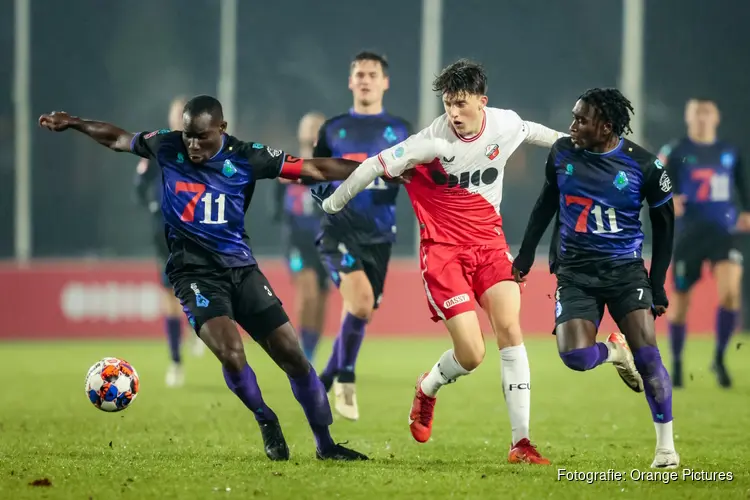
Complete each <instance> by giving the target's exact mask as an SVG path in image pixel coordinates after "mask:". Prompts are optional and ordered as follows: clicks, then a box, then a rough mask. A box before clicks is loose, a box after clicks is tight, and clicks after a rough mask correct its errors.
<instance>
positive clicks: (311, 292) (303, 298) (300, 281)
mask: <svg viewBox="0 0 750 500" xmlns="http://www.w3.org/2000/svg"><path fill="white" fill-rule="evenodd" d="M293 279H294V288H296V289H297V299H298V301H299V302H309V301H312V300H315V299H316V298H317V296H318V292H319V288H318V275H317V274H316V273H315V270H314V269H308V268H303V269H302V270H301V271H299V272H297V273H295V274H294V278H293Z"/></svg>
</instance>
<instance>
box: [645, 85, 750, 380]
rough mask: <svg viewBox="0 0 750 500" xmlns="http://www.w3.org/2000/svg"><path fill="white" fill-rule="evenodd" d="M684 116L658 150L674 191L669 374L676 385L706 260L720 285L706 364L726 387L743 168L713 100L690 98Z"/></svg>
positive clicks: (747, 190)
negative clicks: (682, 128) (679, 133)
mask: <svg viewBox="0 0 750 500" xmlns="http://www.w3.org/2000/svg"><path fill="white" fill-rule="evenodd" d="M685 122H686V123H687V136H686V137H684V138H682V139H680V140H678V141H675V142H673V143H671V144H668V145H666V146H664V147H663V148H662V149H661V152H660V153H659V160H661V162H662V163H663V164H664V165H665V166H666V168H667V171H668V172H669V176H670V178H671V179H672V180H673V181H674V191H675V193H676V194H675V215H676V216H677V224H676V227H675V234H676V240H675V249H674V267H673V273H672V275H673V279H674V288H675V291H674V293H673V294H672V307H670V308H669V339H670V344H671V347H672V363H673V365H672V380H673V382H674V386H675V387H682V384H683V378H682V349H683V346H684V345H685V323H686V317H687V311H688V308H689V307H690V291H691V289H692V287H693V285H694V284H695V283H696V282H698V280H699V279H700V277H701V271H702V269H703V263H704V262H706V261H708V262H709V263H710V264H711V270H712V272H713V275H714V278H715V279H716V286H717V288H718V292H719V294H718V295H719V308H718V310H717V311H716V350H715V352H714V359H713V364H712V368H713V370H714V372H715V373H716V378H717V381H718V383H719V385H720V386H721V387H731V385H732V380H731V378H730V377H729V373H728V372H727V369H726V366H725V364H724V354H725V353H726V350H727V345H728V344H729V339H730V338H731V336H732V332H734V329H735V326H736V325H737V315H738V313H739V310H740V290H741V288H742V253H741V252H740V250H739V249H738V245H737V241H736V240H737V238H736V233H737V231H743V230H744V231H747V230H748V229H750V173H748V172H747V168H748V167H747V165H746V164H745V163H743V162H742V161H741V160H740V154H739V150H738V149H737V147H735V146H734V145H732V144H729V143H727V142H725V141H722V140H720V139H718V138H717V133H716V129H717V128H718V126H719V108H718V106H717V105H716V103H715V102H714V101H713V100H711V99H706V98H695V99H690V100H689V101H688V102H687V105H686V107H685ZM738 208H739V214H738Z"/></svg>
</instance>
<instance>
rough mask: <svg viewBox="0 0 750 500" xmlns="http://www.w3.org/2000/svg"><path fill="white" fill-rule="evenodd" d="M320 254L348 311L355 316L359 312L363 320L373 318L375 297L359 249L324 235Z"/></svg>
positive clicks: (319, 249) (319, 247)
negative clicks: (364, 317)
mask: <svg viewBox="0 0 750 500" xmlns="http://www.w3.org/2000/svg"><path fill="white" fill-rule="evenodd" d="M318 251H319V253H320V257H321V259H322V261H323V263H324V264H325V265H326V267H327V268H328V271H329V273H330V276H331V280H332V281H333V283H334V285H336V286H337V287H338V288H339V292H340V293H341V296H342V298H343V299H344V307H345V308H347V309H351V310H350V312H351V313H353V314H357V313H358V312H359V313H360V314H359V316H362V315H363V314H364V315H369V313H370V312H371V311H372V304H373V303H374V302H375V296H374V293H373V291H372V285H371V284H370V281H369V279H368V278H367V274H366V273H365V268H364V263H363V262H362V259H361V258H360V257H359V253H360V248H359V246H357V245H352V244H346V243H344V242H341V241H339V240H337V239H335V238H333V237H330V236H328V235H324V236H323V237H322V238H321V239H320V241H319V242H318ZM355 310H356V311H355Z"/></svg>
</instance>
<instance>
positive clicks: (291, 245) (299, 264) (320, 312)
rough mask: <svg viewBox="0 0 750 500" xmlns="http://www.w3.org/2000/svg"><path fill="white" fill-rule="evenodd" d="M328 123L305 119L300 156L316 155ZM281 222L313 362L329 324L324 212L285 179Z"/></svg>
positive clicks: (306, 191)
mask: <svg viewBox="0 0 750 500" xmlns="http://www.w3.org/2000/svg"><path fill="white" fill-rule="evenodd" d="M323 122H325V117H324V116H323V115H322V114H321V113H317V112H311V113H308V114H306V115H305V116H303V117H302V120H300V122H299V128H298V130H297V138H298V140H299V155H300V157H302V158H309V157H311V156H312V153H313V147H314V146H315V141H316V139H317V137H318V130H320V127H321V126H322V125H323ZM276 200H277V207H276V214H277V219H278V218H281V219H282V221H283V225H282V234H283V239H284V247H285V256H286V261H287V265H288V266H289V271H290V272H291V273H292V277H293V280H294V287H295V289H296V291H297V297H296V301H295V305H296V315H297V318H298V319H297V327H298V328H299V329H300V340H301V341H302V350H303V351H304V353H305V356H307V359H308V360H310V361H312V359H313V355H314V354H315V348H316V347H317V345H318V340H320V335H321V333H322V331H323V326H324V324H325V311H326V299H327V298H328V271H326V268H325V266H324V265H323V263H322V261H321V260H320V255H319V254H318V249H317V248H316V247H315V241H316V239H317V237H318V233H319V231H320V219H321V217H322V214H323V212H322V211H321V210H320V207H319V206H318V204H317V203H316V202H315V200H314V199H313V197H312V193H311V192H310V187H309V186H305V185H302V184H296V183H290V182H287V181H284V180H282V181H281V182H280V183H279V184H278V187H277V197H276Z"/></svg>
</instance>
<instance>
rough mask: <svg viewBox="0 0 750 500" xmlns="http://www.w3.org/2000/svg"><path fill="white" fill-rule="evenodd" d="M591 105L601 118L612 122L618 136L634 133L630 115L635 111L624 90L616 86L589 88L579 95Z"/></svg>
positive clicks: (614, 131)
mask: <svg viewBox="0 0 750 500" xmlns="http://www.w3.org/2000/svg"><path fill="white" fill-rule="evenodd" d="M578 99H579V100H581V101H583V102H585V103H586V104H588V105H589V106H593V107H594V108H596V113H597V116H599V118H601V119H602V120H604V121H605V122H609V123H611V124H612V132H613V133H614V134H615V135H617V136H618V137H619V136H621V135H623V134H624V133H626V132H627V133H632V132H633V130H632V129H631V128H630V115H631V114H632V113H634V112H635V111H634V110H633V105H632V104H631V103H630V101H629V100H628V98H627V97H625V96H624V95H622V92H620V91H619V90H617V89H615V88H608V89H601V88H595V89H589V90H587V91H586V92H584V93H583V94H581V95H580V96H579V97H578Z"/></svg>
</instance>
